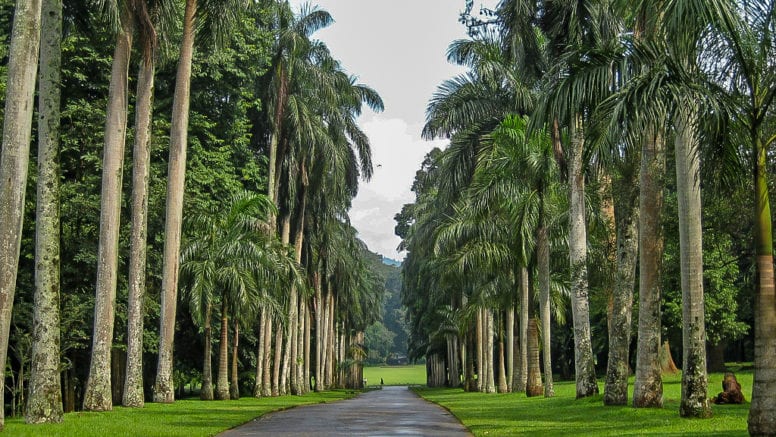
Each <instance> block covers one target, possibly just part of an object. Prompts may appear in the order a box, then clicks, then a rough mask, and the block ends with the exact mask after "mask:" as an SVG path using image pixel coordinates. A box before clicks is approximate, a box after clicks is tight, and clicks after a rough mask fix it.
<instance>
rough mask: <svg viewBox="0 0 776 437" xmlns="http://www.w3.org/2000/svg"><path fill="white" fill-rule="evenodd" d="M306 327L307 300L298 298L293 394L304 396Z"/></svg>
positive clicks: (305, 387)
mask: <svg viewBox="0 0 776 437" xmlns="http://www.w3.org/2000/svg"><path fill="white" fill-rule="evenodd" d="M306 327H307V299H305V297H304V296H300V298H299V325H298V327H297V331H298V332H297V334H296V354H297V355H296V360H294V366H295V367H296V378H295V380H296V387H297V392H296V393H295V394H300V395H301V394H305V393H307V392H308V390H309V383H308V382H305V376H304V375H305V366H307V365H308V364H307V360H308V358H307V357H306V356H305V348H306V347H307V344H306V343H305V330H306Z"/></svg>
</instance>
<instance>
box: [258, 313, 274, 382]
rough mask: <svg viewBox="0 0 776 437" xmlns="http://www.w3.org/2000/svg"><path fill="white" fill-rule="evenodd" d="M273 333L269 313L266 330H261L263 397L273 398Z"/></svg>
mask: <svg viewBox="0 0 776 437" xmlns="http://www.w3.org/2000/svg"><path fill="white" fill-rule="evenodd" d="M272 332H273V331H272V314H271V313H270V312H269V311H267V313H266V317H265V318H264V328H263V329H262V330H261V337H262V340H261V341H262V342H263V343H264V350H263V355H262V356H261V360H262V361H263V364H262V375H261V395H262V396H264V397H269V396H272Z"/></svg>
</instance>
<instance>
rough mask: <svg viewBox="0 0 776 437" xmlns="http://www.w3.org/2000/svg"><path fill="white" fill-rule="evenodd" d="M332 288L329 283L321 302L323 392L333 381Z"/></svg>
mask: <svg viewBox="0 0 776 437" xmlns="http://www.w3.org/2000/svg"><path fill="white" fill-rule="evenodd" d="M330 287H331V283H330V282H329V281H327V283H326V288H327V290H326V293H325V294H324V295H323V301H322V302H321V308H322V312H323V321H322V322H321V323H322V327H321V331H322V334H321V344H322V345H323V347H322V350H321V378H322V379H321V388H322V389H323V390H326V389H327V388H328V387H329V384H331V380H330V379H329V365H330V363H329V312H330V310H331V308H330V306H329V293H331V291H330Z"/></svg>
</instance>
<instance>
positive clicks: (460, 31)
mask: <svg viewBox="0 0 776 437" xmlns="http://www.w3.org/2000/svg"><path fill="white" fill-rule="evenodd" d="M302 3H303V2H302V1H300V0H293V1H292V6H293V7H294V10H295V11H296V12H298V11H299V7H300V5H301V4H302ZM487 3H494V1H488V2H487ZM311 4H313V5H318V6H319V7H320V8H321V9H324V10H326V11H328V12H329V13H330V14H331V15H332V17H333V18H334V20H335V23H334V24H333V25H331V26H329V27H328V28H326V29H323V30H321V31H319V32H317V33H316V34H314V35H313V38H315V39H319V40H321V41H324V42H325V43H326V45H327V46H328V47H329V49H330V50H331V52H332V55H333V56H334V57H335V58H336V59H339V60H340V61H341V62H342V65H343V67H344V68H345V70H346V71H347V72H348V73H349V74H354V75H356V76H357V77H358V81H359V82H360V83H364V84H366V85H369V86H370V87H372V88H374V89H375V90H376V91H377V92H378V93H379V94H380V96H381V97H382V98H383V102H384V103H385V111H384V112H382V113H379V114H375V113H373V112H372V111H371V110H369V109H367V110H366V111H365V112H364V113H363V114H362V115H361V117H360V118H359V124H360V126H361V128H362V129H363V130H364V132H365V133H366V134H367V135H368V136H369V139H370V142H371V145H372V161H373V163H374V176H373V177H372V179H371V181H369V182H364V181H360V183H359V191H358V196H357V197H356V198H355V199H354V200H353V207H352V209H351V211H350V219H351V223H352V224H353V226H354V227H355V228H356V229H357V230H358V236H359V238H361V239H362V240H363V241H364V242H365V243H366V244H367V246H369V249H370V250H371V251H372V252H377V253H379V254H382V255H384V256H386V257H388V258H393V259H396V260H402V259H403V258H404V254H403V253H401V254H400V253H399V252H397V250H396V248H397V246H398V245H399V243H400V241H401V240H400V238H399V237H397V236H396V235H394V233H393V230H394V226H395V225H396V223H395V222H394V219H393V218H394V216H395V215H396V214H397V213H398V212H399V211H401V208H402V206H403V205H404V204H405V203H410V202H413V201H414V199H415V197H414V194H413V193H412V192H411V191H410V187H411V186H412V182H413V180H414V179H415V172H416V171H417V170H418V169H419V168H420V164H421V162H423V157H424V156H425V155H426V153H428V152H429V151H430V150H431V149H433V148H434V147H440V148H442V147H444V146H446V145H447V140H434V141H425V140H423V139H421V137H420V132H421V130H422V128H423V123H424V121H425V110H426V105H427V103H428V100H429V99H430V98H431V96H432V94H433V93H434V91H435V90H436V88H437V85H439V84H440V83H442V82H443V81H444V80H446V79H449V78H452V77H454V76H456V75H458V74H461V73H463V72H464V71H465V70H464V69H463V68H461V67H458V66H455V65H452V64H450V63H448V62H447V57H446V53H447V46H448V45H449V44H450V43H451V42H452V41H453V40H456V39H461V38H466V33H465V28H464V26H463V25H462V24H460V23H459V22H458V16H459V13H460V12H461V11H462V10H463V8H464V4H465V2H464V0H317V1H313V2H311Z"/></svg>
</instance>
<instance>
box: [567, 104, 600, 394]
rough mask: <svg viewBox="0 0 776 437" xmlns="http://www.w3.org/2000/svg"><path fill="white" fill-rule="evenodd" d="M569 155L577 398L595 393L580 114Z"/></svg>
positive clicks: (596, 387) (572, 305)
mask: <svg viewBox="0 0 776 437" xmlns="http://www.w3.org/2000/svg"><path fill="white" fill-rule="evenodd" d="M571 136H572V139H571V150H570V155H571V156H570V159H569V185H570V202H569V203H570V208H569V263H570V265H571V288H572V290H571V316H572V319H573V323H574V370H575V373H576V380H577V399H579V398H583V397H587V396H591V395H595V394H598V383H597V382H596V377H595V361H594V358H593V346H592V343H591V341H590V302H589V297H588V284H587V229H586V226H585V167H584V163H583V152H584V148H585V138H584V131H583V127H582V115H581V114H575V115H574V117H573V120H572V132H571Z"/></svg>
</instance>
